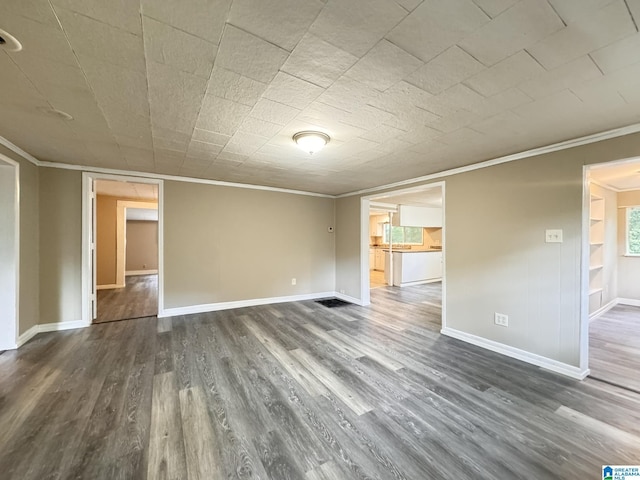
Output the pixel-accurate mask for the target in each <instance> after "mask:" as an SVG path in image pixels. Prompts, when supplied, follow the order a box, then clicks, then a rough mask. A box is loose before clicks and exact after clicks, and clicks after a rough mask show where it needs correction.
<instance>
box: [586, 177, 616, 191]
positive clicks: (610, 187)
mask: <svg viewBox="0 0 640 480" xmlns="http://www.w3.org/2000/svg"><path fill="white" fill-rule="evenodd" d="M589 182H590V183H593V184H594V185H597V186H598V187H600V188H604V189H605V190H611V191H612V192H618V193H619V192H622V190H620V189H619V188H616V187H614V186H612V185H608V184H606V183H602V182H599V181H598V180H595V179H593V178H590V179H589Z"/></svg>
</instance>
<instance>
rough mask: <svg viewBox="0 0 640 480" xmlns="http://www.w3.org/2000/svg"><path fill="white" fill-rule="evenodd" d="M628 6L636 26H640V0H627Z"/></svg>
mask: <svg viewBox="0 0 640 480" xmlns="http://www.w3.org/2000/svg"><path fill="white" fill-rule="evenodd" d="M627 5H629V10H630V11H631V15H633V19H634V20H635V22H636V25H638V26H640V0H627Z"/></svg>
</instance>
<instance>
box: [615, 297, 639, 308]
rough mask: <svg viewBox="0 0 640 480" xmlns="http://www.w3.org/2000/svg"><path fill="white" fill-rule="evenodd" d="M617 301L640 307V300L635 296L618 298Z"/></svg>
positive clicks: (621, 303)
mask: <svg viewBox="0 0 640 480" xmlns="http://www.w3.org/2000/svg"><path fill="white" fill-rule="evenodd" d="M617 303H619V304H620V305H629V306H630V307H640V300H636V299H634V298H618V299H617Z"/></svg>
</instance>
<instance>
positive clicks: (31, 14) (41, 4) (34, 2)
mask: <svg viewBox="0 0 640 480" xmlns="http://www.w3.org/2000/svg"><path fill="white" fill-rule="evenodd" d="M1 8H2V10H3V17H4V12H5V11H8V12H12V13H14V14H17V15H20V16H21V17H25V18H28V19H30V20H35V21H36V22H38V23H43V24H45V25H48V26H52V27H54V28H58V20H57V19H56V16H55V15H54V13H53V10H52V9H51V5H50V4H49V2H47V1H45V0H30V1H28V0H3V2H2V7H1ZM3 20H4V18H3ZM3 23H4V22H3ZM3 28H8V27H7V25H4V26H3Z"/></svg>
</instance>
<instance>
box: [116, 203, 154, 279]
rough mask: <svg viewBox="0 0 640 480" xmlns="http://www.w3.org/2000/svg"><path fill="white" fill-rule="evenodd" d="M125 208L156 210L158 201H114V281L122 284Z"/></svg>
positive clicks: (124, 265) (124, 255)
mask: <svg viewBox="0 0 640 480" xmlns="http://www.w3.org/2000/svg"><path fill="white" fill-rule="evenodd" d="M127 208H144V209H148V210H156V211H157V210H158V202H141V201H133V200H117V201H116V282H118V283H120V284H122V285H124V283H125V279H124V277H125V276H126V272H125V270H126V250H127V248H126V243H127V242H126V238H127Z"/></svg>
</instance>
